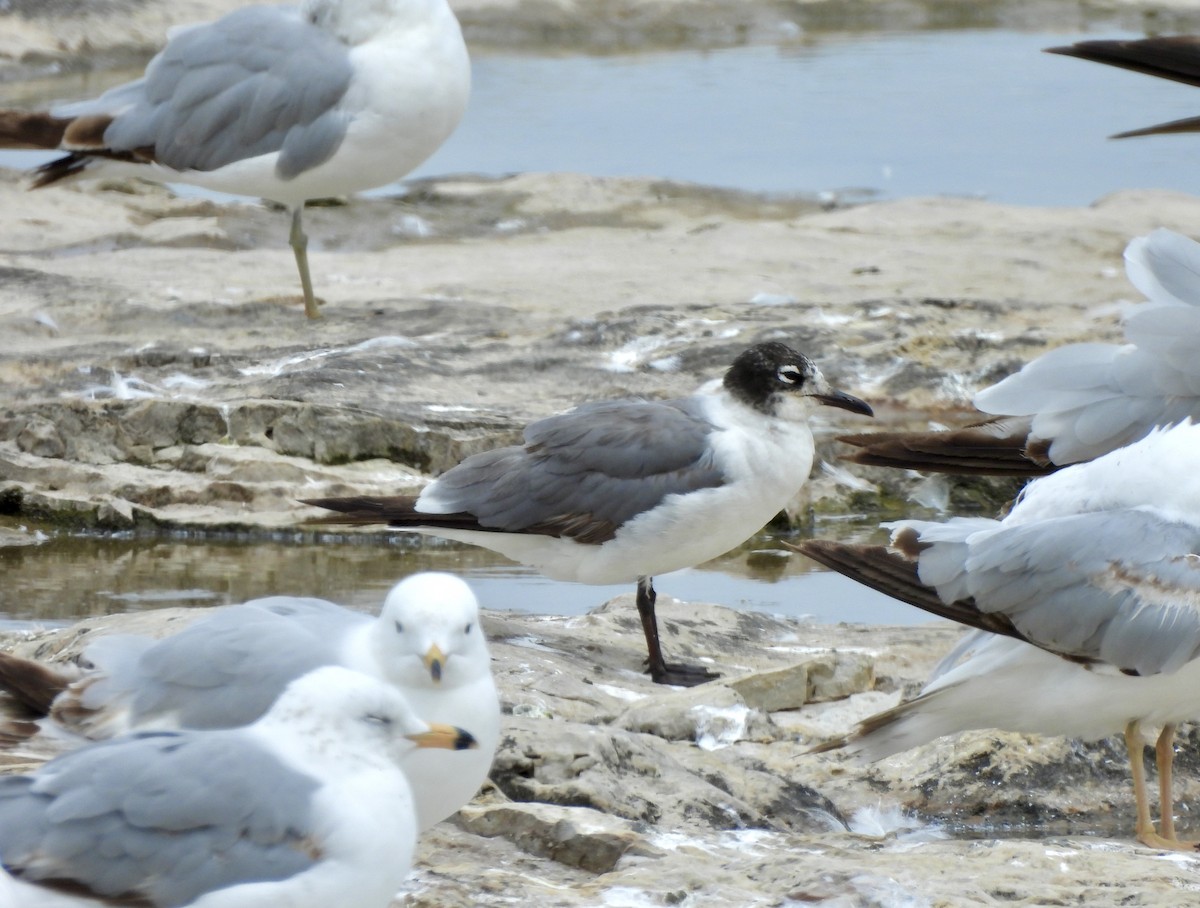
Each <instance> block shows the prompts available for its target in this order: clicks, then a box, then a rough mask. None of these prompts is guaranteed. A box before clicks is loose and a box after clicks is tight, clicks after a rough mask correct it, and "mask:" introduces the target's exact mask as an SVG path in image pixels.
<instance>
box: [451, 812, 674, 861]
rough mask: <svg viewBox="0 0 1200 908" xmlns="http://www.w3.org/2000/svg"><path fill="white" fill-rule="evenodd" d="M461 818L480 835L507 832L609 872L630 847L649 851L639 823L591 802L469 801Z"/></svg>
mask: <svg viewBox="0 0 1200 908" xmlns="http://www.w3.org/2000/svg"><path fill="white" fill-rule="evenodd" d="M457 821H458V823H459V824H460V825H462V827H463V828H464V829H466V830H467V831H469V832H473V833H475V835H481V836H487V837H491V836H503V837H504V838H506V839H508V840H509V841H510V842H512V843H513V844H514V845H516V846H518V847H519V848H521V849H522V850H524V851H528V852H529V853H530V854H536V855H540V856H542V857H547V858H550V859H552V860H555V861H558V862H559V863H560V864H566V865H567V866H569V867H578V868H579V869H581V870H587V871H590V872H591V873H607V872H609V871H610V870H612V869H613V868H614V867H616V865H617V861H619V860H620V859H621V857H622V856H623V855H624V854H625V853H626V852H627V851H629V850H630V849H631V848H637V849H639V850H641V851H643V852H646V851H649V850H650V849H648V846H647V845H646V842H645V839H644V837H643V836H642V835H640V834H639V833H638V832H637V831H636V830H635V828H634V824H632V823H630V822H629V821H627V820H621V819H618V818H616V817H612V816H609V815H608V814H604V813H601V812H599V811H597V810H592V809H589V808H587V807H564V806H561V805H557V804H537V803H532V804H502V805H498V806H492V807H473V806H468V807H464V808H463V809H462V810H460V811H459V812H458V814H457Z"/></svg>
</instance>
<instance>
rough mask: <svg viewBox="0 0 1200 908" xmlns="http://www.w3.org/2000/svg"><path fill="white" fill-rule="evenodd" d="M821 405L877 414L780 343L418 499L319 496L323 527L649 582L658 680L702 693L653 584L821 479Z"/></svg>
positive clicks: (561, 575)
mask: <svg viewBox="0 0 1200 908" xmlns="http://www.w3.org/2000/svg"><path fill="white" fill-rule="evenodd" d="M818 405H826V406H832V407H841V408H843V409H846V410H850V411H852V412H855V413H862V414H865V415H868V416H869V415H871V408H870V407H869V406H867V405H866V404H865V403H864V402H863V401H861V400H859V399H858V398H856V397H851V396H850V395H848V394H844V393H842V392H840V391H835V390H834V389H833V388H832V387H830V385H829V382H828V381H826V379H825V377H824V376H823V375H822V374H821V371H820V370H819V369H818V368H817V367H816V365H814V364H813V362H812V361H811V360H809V359H808V358H807V357H806V356H803V355H801V354H800V353H797V352H796V351H795V350H793V349H791V348H790V347H788V346H786V345H784V344H781V343H777V342H770V343H763V344H757V345H755V346H753V347H751V348H749V349H748V350H746V351H744V352H743V353H741V354H740V355H739V356H738V357H737V358H736V359H735V360H734V362H733V365H732V366H730V368H729V370H728V371H727V372H726V373H725V378H724V380H723V381H721V382H719V383H714V384H713V385H709V386H706V387H705V388H702V389H701V390H700V391H699V392H697V393H696V394H694V395H692V396H690V397H684V398H679V399H675V400H662V401H649V400H615V401H600V402H595V403H587V404H583V405H581V406H579V407H576V408H575V409H574V410H571V411H569V412H567V413H563V414H561V415H558V416H551V417H549V418H547V419H542V420H539V421H537V422H535V423H531V424H530V425H529V426H527V427H526V428H525V443H524V444H523V445H514V446H512V447H507V448H500V449H498V450H494V451H488V452H485V453H482V454H477V455H475V456H473V457H469V458H467V459H466V460H464V461H463V462H462V463H460V464H459V465H458V466H456V467H454V468H452V469H450V470H448V471H447V472H446V473H444V474H443V475H442V476H440V477H439V478H437V479H435V480H434V481H432V482H431V483H429V485H427V486H426V487H425V488H424V490H423V491H422V492H421V494H420V495H418V496H415V497H413V496H398V497H392V498H370V497H351V498H320V499H311V500H309V501H308V502H307V503H308V504H313V505H316V506H318V507H322V508H327V509H331V510H334V511H337V512H339V513H338V515H337V516H332V517H326V518H321V519H318V520H316V521H314V522H316V523H331V524H336V523H361V524H372V523H386V524H388V525H389V526H394V527H402V528H404V529H406V530H412V531H414V532H418V533H430V534H433V535H436V536H444V537H446V538H449V539H455V540H459V541H461V542H468V543H471V544H473V545H479V546H483V547H484V548H488V549H492V550H493V551H495V552H499V553H500V554H501V555H504V556H505V557H507V558H511V559H513V560H514V561H519V562H522V563H524V564H528V565H531V566H533V567H535V568H537V569H538V570H539V571H541V572H542V573H543V574H545V575H546V576H548V577H551V578H554V579H556V580H574V581H579V582H581V583H596V584H606V583H623V582H632V581H637V606H638V612H639V613H640V615H641V620H642V629H643V632H644V634H645V637H646V645H647V648H648V651H649V670H650V674H651V677H652V678H653V679H654V680H655V681H657V682H660V683H666V684H684V685H688V684H697V683H700V682H702V681H705V680H707V679H709V678H712V677H715V675H713V674H712V673H711V672H709V671H708V670H706V669H704V668H701V667H697V666H689V665H682V664H668V663H667V662H666V660H665V659H664V658H663V654H662V647H661V644H660V642H659V635H658V624H657V620H656V617H655V612H654V600H655V592H654V585H653V582H652V578H653V576H654V575H655V574H662V573H666V572H668V571H675V570H679V569H680V568H685V567H691V566H693V565H696V564H701V563H702V562H705V561H708V560H709V559H711V558H716V557H717V556H718V555H721V554H724V553H725V552H727V551H729V550H730V549H732V548H734V547H735V546H737V545H739V544H741V543H742V542H744V541H745V540H746V539H748V538H749V537H750V536H752V535H753V534H754V533H756V532H758V531H759V530H760V529H762V527H763V526H764V525H765V524H766V523H767V522H768V521H769V520H770V519H771V518H772V517H774V516H775V515H776V514H777V513H778V512H779V511H780V510H781V509H783V508H784V507H785V506H786V505H787V504H788V502H789V501H790V500H791V499H792V498H793V497H795V495H796V494H797V493H798V492H799V491H800V489H801V487H802V486H803V485H804V483H805V482H806V481H807V480H808V476H809V472H810V471H811V469H812V461H813V435H812V430H811V429H810V428H809V424H808V419H809V417H810V416H811V415H812V412H813V410H814V409H815V408H816V407H817V406H818Z"/></svg>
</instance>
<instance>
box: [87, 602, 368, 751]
mask: <svg viewBox="0 0 1200 908" xmlns="http://www.w3.org/2000/svg"><path fill="white" fill-rule="evenodd" d="M370 620H371V619H370V618H369V617H368V616H366V615H360V614H358V613H356V612H351V611H349V610H348V609H343V608H341V607H340V606H337V605H334V604H333V603H332V602H326V601H324V600H320V599H303V598H293V597H287V596H275V597H270V598H267V599H258V600H254V601H251V602H247V603H245V604H243V605H237V606H232V607H229V608H224V609H220V610H218V611H216V612H215V613H214V614H213V615H212V616H210V617H207V618H202V619H200V620H199V621H196V622H195V623H193V624H191V625H190V626H189V627H187V628H185V629H184V630H182V631H180V632H179V633H178V634H175V635H173V636H170V637H167V638H165V639H163V640H159V641H155V642H154V643H153V644H151V645H146V643H145V641H144V640H137V639H136V638H135V639H133V640H130V639H129V638H125V639H124V640H122V639H120V638H113V639H111V640H110V638H101V639H100V640H97V641H96V642H95V643H93V644H92V645H91V646H90V647H88V649H87V651H86V653H85V655H86V657H87V658H88V659H89V660H91V661H92V662H93V663H94V664H95V665H96V667H97V668H99V669H100V670H101V671H102V672H103V673H104V674H105V677H103V678H101V679H99V680H97V681H95V682H93V683H92V684H90V685H89V686H88V687H87V688H86V690H85V691H84V693H83V700H82V703H83V706H84V707H85V708H87V709H101V708H103V707H105V706H107V705H109V704H111V703H114V702H116V701H128V702H129V703H130V708H131V717H130V718H131V720H132V721H133V722H134V723H141V722H147V721H151V720H153V719H155V718H156V717H159V716H163V715H171V714H174V715H177V716H178V720H179V723H180V724H181V725H183V726H185V727H188V728H232V727H234V726H238V725H246V724H249V723H250V722H253V721H254V720H256V719H257V718H258V717H259V716H261V715H262V714H263V713H265V712H266V711H267V710H268V709H269V708H270V707H271V704H272V703H274V702H275V699H276V698H277V697H278V696H279V694H280V693H281V692H282V691H283V689H284V688H285V687H286V686H287V685H288V683H289V682H290V681H292V680H294V679H295V678H298V677H299V676H301V675H303V674H306V673H307V672H309V671H311V670H312V669H314V668H317V667H318V666H321V665H329V664H332V663H334V662H336V661H337V660H338V657H339V652H338V647H339V644H340V642H341V640H342V638H343V637H344V636H345V634H346V633H347V632H349V630H350V629H351V628H353V627H356V626H358V625H359V624H360V623H362V622H366V621H370ZM127 641H128V642H127ZM130 651H132V652H130Z"/></svg>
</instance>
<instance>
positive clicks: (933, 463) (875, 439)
mask: <svg viewBox="0 0 1200 908" xmlns="http://www.w3.org/2000/svg"><path fill="white" fill-rule="evenodd" d="M1029 432H1030V421H1029V420H1028V419H1026V418H1014V419H993V420H989V421H987V422H982V423H977V424H975V425H970V426H965V427H963V428H961V429H947V430H943V431H936V432H864V433H861V434H858V435H841V436H838V440H839V441H843V442H845V443H846V444H849V445H853V446H854V447H856V448H858V450H857V451H855V452H854V453H852V454H850V455H848V456H847V459H848V460H851V461H853V462H854V463H861V464H866V465H868V466H876V467H898V468H900V469H906V470H921V471H924V472H931V473H955V474H962V475H975V476H1024V477H1033V476H1044V475H1046V474H1047V473H1053V472H1054V471H1055V470H1056V469H1058V467H1057V466H1056V465H1055V464H1053V463H1051V462H1050V459H1049V456H1048V450H1047V449H1048V446H1047V445H1046V444H1045V443H1044V442H1043V441H1041V440H1039V439H1031V438H1030V435H1029Z"/></svg>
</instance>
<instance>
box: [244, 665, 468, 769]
mask: <svg viewBox="0 0 1200 908" xmlns="http://www.w3.org/2000/svg"><path fill="white" fill-rule="evenodd" d="M259 721H260V723H262V724H264V725H266V726H268V734H269V735H270V736H272V737H277V736H278V735H279V732H280V730H281V729H287V730H288V731H290V732H291V733H292V734H293V735H294V736H295V737H297V738H299V739H300V740H302V741H305V742H307V744H308V745H311V746H312V747H313V748H314V749H315V750H317V751H319V752H323V753H326V754H329V755H331V756H333V755H335V752H341V753H343V754H345V753H349V754H352V755H354V756H355V757H361V759H364V760H367V759H370V758H372V757H376V756H379V755H384V756H385V757H386V758H387V759H389V760H396V759H399V758H400V757H402V756H404V754H406V753H409V752H410V751H412V750H414V749H416V748H418V747H436V748H442V749H446V750H465V749H467V748H470V747H475V746H477V745H476V743H475V738H474V737H473V736H472V735H471V734H470V732H468V731H466V730H465V729H462V728H457V727H455V726H451V725H440V724H430V723H428V722H425V721H424V720H423V719H421V718H420V717H419V716H418V715H417V714H416V712H414V711H413V709H412V707H411V706H409V704H408V701H407V700H406V699H405V698H404V695H403V694H401V693H400V691H399V690H397V689H396V688H395V687H394V686H392V685H391V684H388V683H387V682H385V681H380V680H379V679H378V678H372V677H370V676H369V675H364V674H362V673H361V672H356V671H353V670H352V669H348V668H343V667H341V666H336V665H327V666H324V667H322V668H318V669H315V670H313V671H311V672H309V673H308V674H306V675H302V676H301V677H299V678H297V679H296V680H295V681H293V682H292V683H291V684H289V685H288V686H287V687H286V688H285V689H284V691H283V693H282V694H280V695H279V699H277V700H276V701H275V704H274V705H273V706H272V707H271V709H270V710H269V711H268V712H267V714H266V715H265V716H263V718H262V719H261V720H259Z"/></svg>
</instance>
